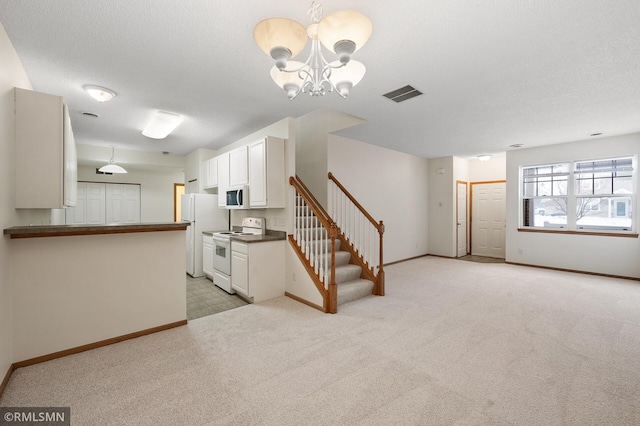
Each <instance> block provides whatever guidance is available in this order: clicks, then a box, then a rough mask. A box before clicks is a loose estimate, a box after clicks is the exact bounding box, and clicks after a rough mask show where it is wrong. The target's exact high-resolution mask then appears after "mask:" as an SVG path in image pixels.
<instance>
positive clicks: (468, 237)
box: [456, 180, 471, 258]
mask: <svg viewBox="0 0 640 426" xmlns="http://www.w3.org/2000/svg"><path fill="white" fill-rule="evenodd" d="M462 184H463V185H464V187H465V193H466V198H465V199H466V200H467V205H466V206H465V209H464V215H465V221H466V222H467V226H466V228H465V229H466V230H467V235H465V240H466V243H465V245H466V247H467V250H466V251H467V253H466V254H469V253H471V248H470V242H471V238H470V235H471V234H470V227H469V225H470V222H469V183H468V182H466V181H463V180H456V258H458V257H461V256H459V255H458V254H459V253H458V239H459V238H460V236H459V235H458V233H459V232H460V229H459V225H458V223H459V222H460V221H459V217H458V212H459V211H460V209H459V206H458V200H459V199H460V198H459V196H458V195H459V193H458V186H459V185H462Z"/></svg>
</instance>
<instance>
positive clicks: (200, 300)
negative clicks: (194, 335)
mask: <svg viewBox="0 0 640 426" xmlns="http://www.w3.org/2000/svg"><path fill="white" fill-rule="evenodd" d="M246 304H247V302H245V301H244V300H242V299H240V298H239V297H238V296H236V295H233V294H229V293H227V292H226V291H224V290H222V289H221V288H218V287H217V286H215V285H214V284H213V282H211V280H209V279H207V278H206V277H201V278H192V277H190V276H189V275H187V320H192V319H196V318H201V317H206V316H208V315H213V314H217V313H218V312H223V311H228V310H229V309H233V308H238V307H240V306H244V305H246Z"/></svg>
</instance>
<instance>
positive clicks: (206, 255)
mask: <svg viewBox="0 0 640 426" xmlns="http://www.w3.org/2000/svg"><path fill="white" fill-rule="evenodd" d="M202 270H203V271H204V273H205V275H207V276H209V277H213V244H208V243H206V242H203V243H202Z"/></svg>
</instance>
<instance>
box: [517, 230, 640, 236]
mask: <svg viewBox="0 0 640 426" xmlns="http://www.w3.org/2000/svg"><path fill="white" fill-rule="evenodd" d="M518 232H539V233H542V234H565V235H597V236H598V237H624V238H638V234H637V233H624V234H623V233H621V232H594V231H575V230H568V229H564V230H556V229H542V228H518Z"/></svg>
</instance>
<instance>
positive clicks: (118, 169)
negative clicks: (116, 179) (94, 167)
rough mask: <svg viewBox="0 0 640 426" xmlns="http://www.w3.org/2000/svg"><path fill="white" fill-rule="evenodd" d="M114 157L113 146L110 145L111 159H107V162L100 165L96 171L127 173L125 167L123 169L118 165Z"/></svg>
mask: <svg viewBox="0 0 640 426" xmlns="http://www.w3.org/2000/svg"><path fill="white" fill-rule="evenodd" d="M114 157H115V148H114V147H113V146H112V147H111V160H109V164H106V165H104V166H102V167H100V168H99V169H98V171H99V172H102V173H127V171H126V170H125V169H123V168H122V167H120V166H118V165H117V164H116V163H115V161H114Z"/></svg>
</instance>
